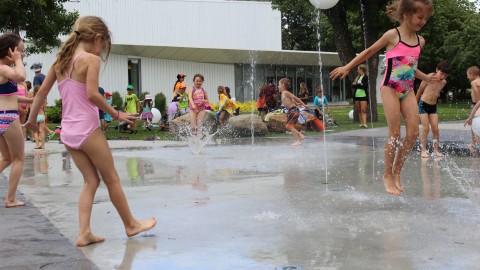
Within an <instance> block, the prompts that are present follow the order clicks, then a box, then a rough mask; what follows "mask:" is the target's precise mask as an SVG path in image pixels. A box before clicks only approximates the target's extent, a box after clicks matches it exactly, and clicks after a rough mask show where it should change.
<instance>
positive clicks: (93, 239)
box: [77, 233, 105, 247]
mask: <svg viewBox="0 0 480 270" xmlns="http://www.w3.org/2000/svg"><path fill="white" fill-rule="evenodd" d="M103 241H105V238H103V237H100V236H96V235H93V234H92V233H87V234H85V235H79V236H78V238H77V247H84V246H88V245H91V244H95V243H100V242H103Z"/></svg>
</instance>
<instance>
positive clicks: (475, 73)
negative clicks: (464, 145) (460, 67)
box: [467, 66, 480, 149]
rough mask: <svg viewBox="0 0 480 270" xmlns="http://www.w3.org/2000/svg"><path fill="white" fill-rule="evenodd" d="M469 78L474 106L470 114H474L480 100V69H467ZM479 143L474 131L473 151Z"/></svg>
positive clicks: (471, 107) (475, 67) (473, 67)
mask: <svg viewBox="0 0 480 270" xmlns="http://www.w3.org/2000/svg"><path fill="white" fill-rule="evenodd" d="M467 78H468V80H469V81H470V85H471V88H470V89H471V90H472V94H471V95H472V105H471V106H470V112H472V110H473V108H474V107H475V105H476V104H477V103H478V102H479V100H480V68H478V67H477V66H472V67H469V68H468V69H467ZM477 143H478V136H477V135H475V134H474V132H473V131H472V143H471V144H470V147H471V148H472V149H473V148H474V147H475V144H477Z"/></svg>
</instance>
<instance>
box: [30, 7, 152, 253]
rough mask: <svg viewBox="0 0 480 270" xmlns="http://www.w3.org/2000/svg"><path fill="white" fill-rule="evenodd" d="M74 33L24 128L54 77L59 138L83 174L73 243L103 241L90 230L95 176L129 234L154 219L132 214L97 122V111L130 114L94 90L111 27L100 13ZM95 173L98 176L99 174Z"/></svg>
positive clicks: (80, 23) (78, 23) (82, 21)
mask: <svg viewBox="0 0 480 270" xmlns="http://www.w3.org/2000/svg"><path fill="white" fill-rule="evenodd" d="M73 30H74V31H73V32H72V33H71V34H70V36H69V37H68V39H67V40H66V41H65V43H64V44H63V45H62V47H61V49H60V52H59V53H58V54H57V59H56V60H55V62H54V63H53V65H52V68H51V69H50V70H49V72H48V74H47V77H46V78H45V81H44V82H43V84H42V86H41V88H40V90H39V91H38V94H37V96H36V97H35V100H34V103H33V106H32V109H31V112H30V116H29V118H28V121H27V123H26V124H25V126H26V127H27V128H29V129H31V130H36V129H37V127H36V123H35V119H36V118H37V114H38V112H39V110H40V107H41V106H42V104H43V101H44V100H45V98H46V96H47V94H48V92H50V89H51V88H52V86H53V84H54V83H55V81H58V88H59V90H60V96H61V98H62V133H61V140H62V142H63V143H64V144H65V147H66V148H67V150H68V152H69V153H70V155H71V156H72V158H73V160H74V161H75V164H76V165H77V167H78V169H79V170H80V171H81V172H82V174H83V178H84V186H83V189H82V191H81V193H80V201H79V204H78V207H79V225H80V232H79V235H78V238H77V246H79V247H81V246H86V245H89V244H93V243H97V242H102V241H104V238H103V237H99V236H96V235H94V234H93V233H92V230H91V228H90V217H91V214H92V206H93V200H94V197H95V192H96V191H97V188H98V185H99V184H100V176H101V179H103V182H105V184H106V186H107V188H108V193H109V196H110V199H111V201H112V203H113V204H114V206H115V208H116V209H117V211H118V214H119V215H120V217H121V219H122V221H123V224H124V226H125V232H126V234H127V236H128V237H130V236H133V235H136V234H138V233H140V232H143V231H146V230H149V229H151V228H153V227H154V226H155V225H156V223H157V220H156V219H155V218H153V217H152V218H150V219H148V220H144V221H141V220H137V219H135V218H134V217H133V215H132V213H131V212H130V208H129V206H128V201H127V199H126V197H125V193H124V192H123V189H122V185H121V184H120V179H119V178H118V174H117V171H116V169H112V168H115V167H114V163H113V157H112V152H111V151H110V149H109V146H108V143H107V140H106V139H105V136H104V135H103V132H102V130H101V129H100V125H99V123H98V109H101V110H102V111H104V112H107V113H108V114H110V115H111V116H112V117H113V118H114V119H118V120H121V121H126V122H129V123H131V122H130V121H129V120H128V118H130V117H131V115H130V114H126V113H122V112H119V111H116V110H115V109H114V108H112V107H111V106H110V105H108V103H107V102H106V101H105V99H104V98H103V97H102V96H101V95H100V93H99V92H98V77H99V71H100V57H99V56H100V55H101V54H102V53H103V52H104V51H106V52H107V57H108V52H109V51H110V48H111V36H110V31H109V30H108V28H107V26H106V25H105V23H104V22H103V20H102V19H101V18H99V17H95V16H86V17H81V18H79V19H78V20H77V21H76V23H75V25H74V27H73ZM98 173H100V176H99V175H98Z"/></svg>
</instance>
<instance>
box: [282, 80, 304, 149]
mask: <svg viewBox="0 0 480 270" xmlns="http://www.w3.org/2000/svg"><path fill="white" fill-rule="evenodd" d="M290 87H291V83H290V80H289V79H287V78H283V79H281V80H280V81H279V82H278V90H279V91H280V94H281V95H282V96H281V99H282V105H283V106H285V108H287V109H288V116H287V117H288V118H287V124H286V125H285V127H286V128H287V130H288V131H290V132H291V133H292V135H293V138H294V139H295V142H294V143H292V145H300V144H302V140H303V138H304V137H305V136H304V135H303V134H302V133H301V132H300V131H298V130H297V129H296V128H295V125H296V124H297V121H298V116H299V115H300V108H299V107H298V106H303V107H306V106H307V105H305V103H303V101H302V100H300V99H299V98H298V97H296V96H295V95H293V94H292V93H290V92H289V91H288V90H290Z"/></svg>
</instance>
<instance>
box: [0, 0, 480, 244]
mask: <svg viewBox="0 0 480 270" xmlns="http://www.w3.org/2000/svg"><path fill="white" fill-rule="evenodd" d="M432 10H433V4H432V2H431V1H430V0H416V1H394V2H392V4H390V5H389V6H388V8H387V13H388V15H389V16H390V17H391V18H392V19H393V20H395V21H398V22H400V26H399V27H397V28H394V29H391V30H389V31H387V32H386V33H385V34H384V35H383V36H382V37H381V38H380V39H379V40H378V41H377V42H375V44H373V45H372V46H371V47H370V48H368V49H366V50H365V51H363V52H362V53H360V54H359V55H358V56H357V57H355V58H354V59H353V60H352V61H351V62H350V63H348V64H347V65H346V66H343V67H339V68H336V69H335V70H333V71H332V72H331V74H330V75H331V77H332V78H333V79H335V78H339V77H345V76H347V74H348V73H349V71H350V70H351V69H352V68H353V67H356V66H358V65H359V64H360V63H362V62H364V61H365V60H366V59H367V58H368V57H370V56H372V55H373V54H374V53H376V52H377V51H378V50H380V49H381V48H383V47H386V49H387V54H386V59H387V70H386V75H385V79H384V82H383V83H382V86H381V95H382V100H383V103H384V108H385V115H386V119H387V122H388V127H389V135H388V139H387V142H386V144H385V171H384V184H385V188H386V191H387V192H388V193H390V194H394V195H399V194H400V193H401V192H403V187H402V185H401V179H400V178H401V177H400V173H401V169H402V167H403V163H404V162H405V159H406V158H407V156H408V154H409V152H410V151H411V149H412V147H413V144H414V142H415V140H416V138H417V137H418V133H419V131H418V121H419V120H418V112H419V111H418V108H419V107H420V108H421V109H422V110H424V111H425V112H426V114H427V117H430V115H431V114H432V113H430V114H429V112H434V111H435V109H434V108H432V106H429V105H434V104H433V103H434V102H435V100H434V98H433V97H434V96H435V93H437V92H438V91H439V89H441V88H442V87H443V85H445V78H446V75H447V73H448V68H447V67H448V65H447V66H443V65H439V66H438V67H437V72H436V73H430V74H425V73H423V72H421V71H420V70H418V69H417V63H418V57H419V55H420V51H421V47H423V46H424V44H425V41H424V39H423V38H422V37H421V36H419V35H418V34H417V32H418V31H419V30H420V29H422V27H423V26H424V25H425V23H426V21H427V19H428V18H429V17H430V15H431V14H432ZM110 47H111V34H110V32H109V30H108V28H107V26H106V24H105V23H104V22H103V20H102V19H101V18H99V17H95V16H85V17H80V18H79V19H78V20H77V21H76V23H75V25H74V27H73V31H72V33H71V34H70V35H69V36H68V38H67V40H66V41H65V42H64V43H63V45H62V47H61V49H60V51H59V53H58V54H57V58H56V60H55V62H54V63H53V65H52V67H51V68H50V70H49V72H48V75H47V76H46V78H45V81H44V82H43V84H42V86H41V87H40V89H39V90H38V92H37V94H36V96H35V99H34V100H33V104H32V108H31V112H30V116H29V118H28V120H27V121H26V123H25V127H26V128H28V129H30V130H34V131H37V130H38V129H39V126H38V125H37V117H38V115H39V114H40V112H41V111H42V107H43V106H44V105H45V103H44V102H45V98H46V96H47V94H48V93H49V91H50V90H51V88H52V86H53V85H54V83H55V82H57V83H58V88H59V91H60V95H61V98H62V106H63V108H62V109H63V111H62V132H61V135H60V136H61V140H62V141H63V143H64V144H65V147H66V149H67V150H68V152H69V153H70V155H71V157H72V158H73V160H74V161H75V164H76V165H77V167H78V168H79V170H80V172H81V173H82V175H83V178H84V185H83V188H82V191H81V193H80V199H79V227H80V232H79V234H78V238H77V243H76V244H77V246H85V245H89V244H92V243H97V242H101V241H103V240H104V238H103V237H99V236H96V235H95V234H93V233H92V230H91V227H90V217H91V213H92V206H93V201H94V197H95V193H96V190H97V188H98V186H99V184H100V181H101V180H103V182H104V183H105V184H106V186H107V188H108V191H109V196H110V199H111V201H112V203H113V204H114V206H115V208H116V209H117V212H118V213H119V215H120V217H121V219H122V221H123V224H124V227H125V232H126V235H127V236H128V237H130V236H133V235H136V234H138V233H140V232H143V231H146V230H149V229H151V228H153V227H154V226H155V225H156V223H157V221H156V219H155V218H154V217H152V218H150V219H147V220H137V219H135V218H134V217H133V215H132V213H131V212H130V208H129V206H128V201H127V199H126V196H125V194H124V192H123V189H122V186H121V183H120V180H119V176H118V174H117V171H116V169H115V166H114V162H113V157H112V153H111V151H110V149H109V147H108V142H107V140H106V139H105V136H104V135H103V133H102V131H101V129H100V126H99V121H98V109H101V110H102V111H104V112H106V113H108V114H109V115H111V117H112V119H117V120H120V121H125V122H126V123H129V124H133V122H132V121H131V119H132V117H135V116H136V113H137V108H136V106H135V108H133V106H132V108H130V107H129V106H127V110H126V112H120V111H118V110H115V109H114V108H113V107H112V106H111V105H110V104H108V103H107V101H106V100H105V99H104V98H103V97H102V96H101V95H100V94H99V92H98V87H99V86H98V81H99V72H100V57H99V56H100V55H101V54H102V53H104V52H106V53H107V57H108V52H109V51H110ZM0 48H1V50H0V152H1V155H2V159H1V160H0V171H3V170H4V169H5V168H6V167H7V166H9V165H11V171H10V175H9V185H8V191H7V195H6V198H5V204H4V205H5V207H16V206H22V205H24V203H23V202H21V201H19V200H17V199H16V197H15V194H16V190H17V186H18V183H19V180H20V176H21V174H22V170H23V165H24V156H25V154H24V140H23V136H22V126H21V125H20V123H19V121H18V117H19V116H18V103H19V102H20V103H28V102H32V100H31V99H28V98H25V97H21V96H18V95H17V94H16V93H17V91H18V87H17V82H21V81H24V80H25V76H26V75H25V68H24V65H23V61H22V59H23V57H24V55H25V54H24V52H23V50H24V43H23V41H22V40H21V38H20V37H18V36H16V35H14V34H3V35H1V36H0ZM467 74H468V78H469V79H470V81H471V85H472V96H473V95H475V100H474V102H476V104H474V106H473V108H472V112H471V114H470V116H469V118H468V119H467V121H466V122H465V123H466V124H471V125H472V127H473V130H474V132H475V133H476V134H479V133H480V117H478V116H479V115H480V111H478V108H479V107H480V102H478V100H477V99H480V92H479V90H480V76H479V70H478V67H476V68H470V69H469V71H468V73H467ZM414 78H418V79H420V80H422V81H423V82H424V83H423V85H422V87H421V88H422V89H421V90H422V92H421V93H420V94H419V101H420V105H417V102H416V98H415V94H414V91H413V88H414V87H413V81H414ZM203 81H204V77H203V76H202V75H201V74H196V75H194V77H193V83H194V86H193V87H191V88H190V89H189V90H188V100H189V103H188V105H189V110H190V124H191V128H192V132H193V133H196V132H198V130H199V128H200V127H201V126H202V124H203V120H204V117H205V110H206V108H207V105H208V104H209V99H208V94H207V92H206V91H205V90H204V89H203V88H202V84H203ZM132 89H133V88H132ZM132 89H130V88H129V90H132ZM289 89H290V81H289V80H288V79H287V78H283V79H281V80H280V81H279V91H280V93H281V101H282V103H283V105H284V106H285V107H286V108H287V110H288V122H287V129H289V130H290V131H291V132H292V134H293V136H294V138H295V142H294V145H298V144H301V141H302V139H303V138H304V135H303V134H302V133H300V132H298V131H297V130H296V129H295V128H294V123H295V121H297V119H298V117H299V111H300V108H299V106H306V105H305V103H304V102H303V101H302V100H301V99H299V98H298V97H296V96H294V95H293V94H292V93H290V92H289V91H288V90H289ZM218 94H219V95H220V100H221V103H222V104H223V105H222V112H221V113H220V115H219V119H221V121H222V122H223V123H224V121H225V119H226V117H227V116H228V115H230V114H231V112H232V110H233V108H234V106H233V107H232V105H231V104H230V102H229V101H228V97H226V91H225V89H224V88H221V87H219V88H218ZM417 98H418V97H417ZM132 100H135V98H134V97H132ZM222 101H223V102H222ZM134 102H135V103H136V102H138V100H136V101H134ZM147 103H148V102H147ZM148 104H149V105H147V106H149V107H150V108H151V103H148ZM133 111H134V112H135V113H134V112H133ZM223 111H225V112H226V113H224V112H223ZM401 116H403V119H404V121H405V126H406V131H407V132H406V136H405V138H404V140H403V142H402V143H400V120H401V119H400V117H401ZM422 118H424V119H425V116H422ZM433 118H435V116H433ZM431 123H432V122H431ZM433 123H435V121H433ZM436 138H437V141H438V136H437V137H436ZM422 152H423V151H422ZM422 154H423V153H422ZM435 155H438V150H437V151H435Z"/></svg>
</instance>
